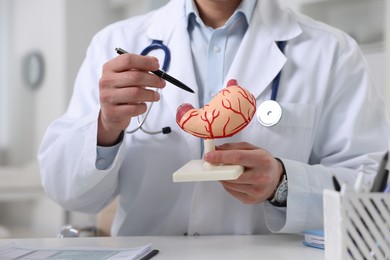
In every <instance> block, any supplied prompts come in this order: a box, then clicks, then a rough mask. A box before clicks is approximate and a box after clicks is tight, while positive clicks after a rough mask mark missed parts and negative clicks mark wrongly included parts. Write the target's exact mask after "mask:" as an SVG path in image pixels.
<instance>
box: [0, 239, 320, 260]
mask: <svg viewBox="0 0 390 260" xmlns="http://www.w3.org/2000/svg"><path fill="white" fill-rule="evenodd" d="M302 240H303V236H298V235H261V236H197V237H194V236H189V237H184V236H168V237H163V236H161V237H157V236H156V237H147V236H145V237H98V238H95V237H92V238H41V239H3V240H0V246H2V245H6V244H8V243H10V242H15V243H16V244H17V245H19V246H33V247H57V248H58V247H74V246H84V247H91V246H92V247H118V248H119V247H120V248H129V247H138V246H144V245H147V244H149V243H152V245H153V248H156V249H159V250H160V253H159V254H158V255H157V256H155V257H154V258H153V260H154V259H156V260H164V259H170V260H172V259H186V260H187V259H188V260H191V259H197V260H198V259H202V260H203V259H224V260H229V259H234V260H237V259H243V260H250V259H256V260H258V259H272V260H276V259H278V260H283V259H286V260H293V259H297V260H298V259H299V260H302V259H310V260H316V259H324V251H323V250H320V249H315V248H310V247H306V246H304V245H303V244H302Z"/></svg>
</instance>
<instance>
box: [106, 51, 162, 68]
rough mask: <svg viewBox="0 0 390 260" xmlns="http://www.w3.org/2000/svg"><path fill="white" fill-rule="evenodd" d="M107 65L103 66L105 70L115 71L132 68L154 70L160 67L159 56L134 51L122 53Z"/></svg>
mask: <svg viewBox="0 0 390 260" xmlns="http://www.w3.org/2000/svg"><path fill="white" fill-rule="evenodd" d="M106 65H107V66H104V67H103V70H105V69H109V70H111V71H115V72H123V71H127V70H132V69H138V70H144V71H154V70H158V69H159V68H160V65H159V62H158V59H157V58H155V57H151V56H142V55H138V54H133V53H126V54H123V55H120V56H118V57H116V58H114V59H113V60H111V61H110V62H108V63H106Z"/></svg>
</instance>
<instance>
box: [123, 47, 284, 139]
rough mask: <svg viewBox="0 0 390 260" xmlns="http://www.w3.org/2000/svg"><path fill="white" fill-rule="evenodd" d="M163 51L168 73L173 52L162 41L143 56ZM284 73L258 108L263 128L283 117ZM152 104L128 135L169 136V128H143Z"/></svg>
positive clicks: (147, 50)
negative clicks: (280, 93) (279, 98)
mask: <svg viewBox="0 0 390 260" xmlns="http://www.w3.org/2000/svg"><path fill="white" fill-rule="evenodd" d="M277 45H278V47H279V49H280V51H281V52H282V53H284V50H285V47H286V45H287V42H286V41H281V42H277ZM159 49H160V50H162V51H163V52H164V61H163V66H162V70H163V71H167V69H168V67H169V64H170V62H171V52H170V50H169V48H168V46H166V45H164V44H163V42H162V41H160V40H153V41H152V43H151V44H150V45H149V46H147V47H146V48H145V49H144V50H143V51H142V52H141V55H144V56H145V55H147V54H149V53H150V52H151V51H155V50H159ZM281 74H282V71H279V73H278V74H277V75H276V77H275V79H274V81H273V82H272V93H271V99H270V100H266V101H264V102H263V103H261V104H260V105H259V107H258V108H257V112H256V116H257V120H259V122H260V123H261V124H262V125H263V126H267V127H269V126H273V125H275V124H277V123H278V122H279V121H280V119H281V117H282V107H281V106H280V105H279V103H278V102H277V101H276V97H277V95H278V91H279V83H280V77H281ZM153 103H154V102H152V103H151V104H150V105H149V107H148V109H147V110H146V113H145V116H144V118H143V119H142V120H141V119H140V116H137V123H138V126H137V127H136V128H134V129H133V130H129V131H126V133H127V134H133V133H135V132H137V131H138V130H141V131H142V132H144V133H146V134H150V135H156V134H169V133H170V132H171V128H170V127H169V126H166V127H163V128H162V129H161V130H160V131H148V130H146V129H145V128H143V125H144V123H145V121H146V119H147V118H148V115H149V113H150V110H151V109H152V106H153Z"/></svg>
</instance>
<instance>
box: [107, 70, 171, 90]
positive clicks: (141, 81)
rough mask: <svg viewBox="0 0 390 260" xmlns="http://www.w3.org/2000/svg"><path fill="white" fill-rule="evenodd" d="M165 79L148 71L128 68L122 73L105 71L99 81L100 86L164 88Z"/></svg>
mask: <svg viewBox="0 0 390 260" xmlns="http://www.w3.org/2000/svg"><path fill="white" fill-rule="evenodd" d="M165 84H166V83H165V80H163V79H161V78H160V77H158V76H156V75H154V74H151V73H150V72H148V71H141V70H128V71H124V72H120V73H112V72H104V73H103V74H102V77H101V79H100V82H99V86H100V88H124V87H132V86H138V87H145V86H149V87H154V88H163V87H164V86H165Z"/></svg>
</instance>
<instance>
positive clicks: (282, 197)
mask: <svg viewBox="0 0 390 260" xmlns="http://www.w3.org/2000/svg"><path fill="white" fill-rule="evenodd" d="M287 193H288V190H287V181H285V182H283V183H282V184H280V186H279V188H278V190H277V191H276V194H275V200H276V201H277V202H280V203H283V202H285V201H286V200H287Z"/></svg>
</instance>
